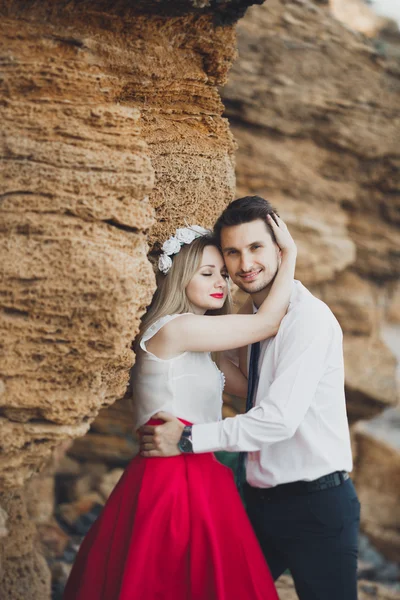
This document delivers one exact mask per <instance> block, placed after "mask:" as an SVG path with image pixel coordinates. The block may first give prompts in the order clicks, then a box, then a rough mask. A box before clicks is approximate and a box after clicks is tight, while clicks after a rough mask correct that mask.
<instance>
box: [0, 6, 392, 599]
mask: <svg viewBox="0 0 400 600" xmlns="http://www.w3.org/2000/svg"><path fill="white" fill-rule="evenodd" d="M249 3H251V2H240V1H238V0H237V1H235V2H233V1H232V2H225V3H215V4H214V3H211V2H210V3H209V2H207V1H201V2H199V1H195V0H193V1H190V0H187V1H183V0H182V1H180V2H168V3H167V2H154V3H153V2H147V3H141V2H132V1H131V2H128V0H126V1H123V0H120V1H118V2H115V1H111V0H109V1H107V0H103V1H101V2H96V1H94V0H93V1H89V0H85V1H84V2H62V1H57V2H48V3H47V2H35V1H30V2H23V1H13V2H9V1H3V2H0V16H1V19H0V27H1V29H2V34H1V37H0V44H1V54H0V56H1V66H2V79H1V103H0V119H1V123H2V133H3V135H2V137H1V139H0V144H1V148H2V152H1V156H2V159H1V168H2V177H1V191H0V200H1V201H0V246H1V256H2V259H3V257H4V259H3V260H2V263H1V270H0V273H1V277H0V308H1V317H0V353H1V360H0V446H1V450H2V452H1V457H0V589H1V590H2V593H4V597H5V598H9V599H10V600H20V599H21V600H22V599H23V600H26V599H27V598H29V599H32V600H39V599H40V600H47V599H49V598H50V595H51V590H50V588H51V581H52V588H53V592H52V594H53V598H57V597H59V595H60V593H61V589H62V586H63V582H64V581H65V578H66V576H67V574H68V570H69V568H70V565H71V562H72V561H73V558H74V556H75V552H76V549H77V547H78V545H79V542H80V539H81V537H82V535H83V534H84V532H85V531H86V530H87V528H88V527H89V526H90V524H91V522H93V519H95V518H96V516H97V514H98V513H99V511H100V510H101V506H102V504H103V503H104V501H105V499H106V498H107V497H108V495H109V493H110V491H111V489H112V487H113V486H114V485H115V483H116V481H117V480H118V478H119V476H120V474H121V472H122V471H121V469H122V468H123V467H124V465H126V463H127V462H128V461H129V459H130V458H131V456H132V455H133V454H134V453H135V451H136V444H135V440H134V438H133V437H132V430H131V421H130V406H129V401H128V400H127V399H125V400H121V399H120V398H122V396H123V395H124V393H125V390H126V386H127V382H128V376H129V368H130V366H131V365H132V364H133V362H134V355H133V352H132V350H131V343H132V340H133V338H134V337H135V335H136V332H137V329H138V324H139V319H140V317H141V315H142V314H143V312H144V310H145V307H146V305H147V304H148V302H149V300H150V298H151V294H152V292H153V290H154V276H153V272H152V269H151V266H150V263H149V261H148V260H147V257H146V254H147V251H148V249H149V248H151V247H152V246H153V244H154V243H155V244H156V247H157V240H162V239H164V238H165V237H167V236H169V235H170V234H171V233H172V231H173V230H174V228H175V227H176V226H180V225H182V224H184V221H185V219H186V220H187V221H188V222H198V223H201V224H203V225H211V224H212V222H213V220H214V219H215V216H216V215H217V214H218V213H219V212H220V211H221V210H222V208H223V207H224V206H225V205H226V204H227V202H228V201H230V200H231V199H232V198H233V197H234V196H235V195H237V196H239V195H244V194H248V193H251V194H260V195H264V196H266V197H268V198H269V199H271V200H272V201H273V202H274V203H275V204H276V205H277V206H278V207H279V210H280V213H281V215H282V216H283V217H284V218H285V219H286V221H287V222H288V224H289V226H290V227H291V230H292V231H293V233H294V236H295V238H296V240H297V242H298V246H299V261H298V273H297V276H298V278H299V279H301V280H302V281H303V282H304V283H305V284H306V285H307V286H309V287H310V288H311V289H312V290H313V291H314V293H316V294H317V295H319V296H320V297H321V298H323V299H324V300H325V301H326V302H327V303H328V304H329V305H330V306H331V308H332V310H333V311H334V312H335V314H336V316H337V317H338V319H339V321H340V323H341V325H342V328H343V330H344V334H345V355H346V356H345V358H346V388H347V390H346V391H347V400H348V412H349V418H350V420H351V423H352V432H353V442H354V453H355V471H354V477H355V481H356V485H357V489H358V492H359V494H360V498H361V501H362V506H363V514H362V527H363V531H364V532H365V534H367V536H368V539H369V541H368V540H367V538H363V540H364V542H363V543H364V546H365V547H364V551H363V557H364V561H363V563H360V576H362V577H363V578H369V579H381V580H385V581H386V582H388V581H390V582H391V584H392V588H393V589H392V591H390V590H387V589H386V588H382V587H379V585H378V584H375V583H360V589H361V592H360V595H361V597H362V598H369V597H371V598H382V599H383V598H385V599H386V598H387V599H389V598H393V597H398V596H394V595H393V594H396V590H395V586H396V581H397V580H398V578H399V571H398V569H397V567H396V564H395V563H396V562H399V561H400V536H399V530H398V523H399V517H400V515H399V497H398V490H399V489H400V454H399V452H400V441H399V438H400V435H399V429H400V427H399V416H398V411H397V409H396V408H390V407H394V406H395V404H396V403H397V391H396V357H395V354H396V353H400V349H399V346H398V345H396V344H398V339H399V336H398V333H399V331H400V312H399V300H400V285H399V273H400V267H399V265H400V261H399V254H400V236H399V222H400V213H399V206H400V205H399V199H400V151H399V143H398V140H399V138H400V102H399V98H400V61H399V58H398V53H397V48H398V47H400V44H399V45H397V44H398V41H397V37H396V35H397V34H396V29H395V28H394V27H393V24H392V23H388V22H387V21H379V22H378V21H371V22H373V23H375V24H374V25H371V26H370V28H369V30H368V31H366V30H362V28H361V26H359V23H358V21H357V20H355V19H354V17H351V20H350V21H351V22H348V21H346V19H347V17H346V15H344V16H343V13H341V14H339V13H338V12H337V11H338V2H335V3H333V2H332V5H331V6H329V5H328V3H327V2H323V1H319V2H317V1H316V2H312V1H311V0H287V1H284V0H268V2H266V3H265V4H263V5H262V6H253V7H252V8H250V9H249V10H248V12H247V14H246V16H245V17H244V18H242V19H241V20H240V21H239V23H238V26H237V41H236V39H235V28H234V22H235V20H237V18H239V17H241V16H243V13H244V10H245V8H246V5H247V4H249ZM348 5H349V3H347V6H348ZM332 11H336V12H335V15H336V18H334V17H333V16H332ZM339 18H340V19H342V22H340V21H339V20H338V19H339ZM343 21H344V22H343ZM357 29H359V30H360V31H361V30H362V33H360V32H357V31H356V30H357ZM388 32H389V33H388ZM365 34H368V35H369V36H371V38H372V39H367V37H365ZM237 47H238V49H239V58H238V60H237V61H236V62H234V59H235V57H236V50H237ZM233 62H234V64H233V68H232V70H231V71H230V74H229V79H228V83H227V84H226V85H224V87H222V89H221V90H220V91H221V94H222V98H223V104H222V102H221V99H220V95H219V91H218V86H222V85H223V84H225V83H226V80H227V75H228V71H229V68H230V66H231V64H232V63H233ZM224 105H225V117H227V118H228V119H229V124H230V127H229V126H228V122H227V120H226V118H223V117H222V113H223V111H224ZM232 134H233V135H232ZM233 136H234V138H235V140H236V144H237V150H236V184H237V187H236V190H235V173H234V152H235V142H234V138H233ZM116 400H117V402H115V401H116ZM110 405H112V406H110ZM107 406H109V408H107ZM240 409H241V406H240V403H238V402H237V401H236V400H235V399H232V398H226V405H225V414H226V415H228V414H235V413H236V412H238V411H239V410H240ZM388 409H389V410H388ZM99 411H100V413H99ZM98 413H99V414H98ZM97 414H98V416H97V418H96V419H95V420H94V421H93V419H94V418H95V417H96V415H97ZM366 420H368V422H367V421H366ZM90 424H91V426H90ZM89 426H90V430H89V433H88V434H87V435H84V433H85V432H86V431H87V430H88V429H89ZM82 436H83V437H82ZM72 438H78V439H76V441H75V442H73V443H72V445H71V441H70V440H71V439H72ZM49 457H51V459H50V462H49ZM38 470H41V472H40V474H39V475H36V476H34V473H36V472H37V471H38ZM370 542H372V543H373V545H374V546H375V548H376V550H378V551H379V554H377V553H376V550H373V549H371V547H370ZM374 552H375V554H374ZM44 557H45V558H44ZM50 571H51V573H50ZM378 571H379V573H378ZM383 572H384V573H385V574H384V575H382V573H383ZM280 595H281V597H282V598H286V599H287V600H289V598H293V597H294V596H293V588H292V584H291V583H290V580H288V579H286V580H283V581H282V582H281V584H280Z"/></svg>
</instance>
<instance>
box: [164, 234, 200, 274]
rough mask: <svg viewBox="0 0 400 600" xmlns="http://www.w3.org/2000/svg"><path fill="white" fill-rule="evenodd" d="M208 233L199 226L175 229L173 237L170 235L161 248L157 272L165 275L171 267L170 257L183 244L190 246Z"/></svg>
mask: <svg viewBox="0 0 400 600" xmlns="http://www.w3.org/2000/svg"><path fill="white" fill-rule="evenodd" d="M210 233H211V232H210V230H209V229H204V227H200V225H191V226H190V227H181V228H180V229H177V230H176V232H175V235H171V237H170V238H168V239H167V241H166V242H164V243H163V245H162V247H161V250H162V254H161V255H160V257H159V259H158V269H159V271H161V273H164V275H166V274H167V273H168V271H169V270H170V268H171V267H172V259H171V256H173V255H174V254H178V252H179V251H180V249H181V248H182V246H183V244H191V243H192V242H193V240H195V239H197V238H199V237H203V236H204V235H208V234H210Z"/></svg>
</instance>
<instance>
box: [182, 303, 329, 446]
mask: <svg viewBox="0 0 400 600" xmlns="http://www.w3.org/2000/svg"><path fill="white" fill-rule="evenodd" d="M324 309H326V310H324ZM288 317H289V315H287V316H286V317H285V319H288ZM335 323H336V322H335V320H334V318H333V315H332V313H331V312H330V311H329V309H328V307H326V306H324V305H322V306H321V308H320V307H318V310H310V308H309V307H308V308H307V309H305V310H303V311H299V312H298V314H297V315H296V318H295V319H293V320H292V321H291V322H288V321H287V322H286V324H285V325H284V321H282V325H281V328H280V330H279V332H278V334H277V336H276V343H275V348H274V356H273V360H274V364H275V372H274V380H273V381H272V383H271V385H270V386H269V389H268V392H267V394H266V395H265V396H264V397H262V398H261V399H259V400H260V401H259V404H258V406H255V407H254V408H252V409H251V410H250V411H248V412H247V413H246V414H244V415H238V416H236V417H233V418H227V419H225V420H223V421H220V422H218V423H206V424H200V425H194V426H193V429H192V441H193V450H194V452H196V453H200V452H215V451H218V450H226V451H230V452H235V451H239V452H255V451H258V450H260V449H261V447H262V446H264V445H265V444H274V443H276V442H280V441H282V440H285V439H288V438H290V437H292V436H293V435H294V433H295V432H296V430H297V428H298V427H299V425H300V423H301V422H302V420H303V418H304V416H305V414H306V412H307V410H308V408H309V407H310V404H311V402H312V400H313V398H314V395H315V392H316V389H317V387H318V384H319V382H320V380H321V378H322V376H323V374H324V372H325V370H326V369H327V367H328V365H327V357H328V354H329V351H330V348H331V345H332V343H333V338H334V324H335ZM337 327H339V326H338V325H337ZM339 329H340V328H339ZM262 376H263V371H262V365H261V371H260V378H262Z"/></svg>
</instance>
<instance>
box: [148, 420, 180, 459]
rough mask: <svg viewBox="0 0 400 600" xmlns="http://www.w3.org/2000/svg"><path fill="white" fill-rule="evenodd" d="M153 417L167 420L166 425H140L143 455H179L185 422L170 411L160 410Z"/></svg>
mask: <svg viewBox="0 0 400 600" xmlns="http://www.w3.org/2000/svg"><path fill="white" fill-rule="evenodd" d="M152 418H153V419H161V420H162V421H165V423H164V425H154V426H152V425H143V427H140V429H139V430H138V431H139V434H140V454H141V456H146V457H152V456H178V454H180V453H181V452H180V450H179V448H178V442H179V440H180V437H181V434H182V431H183V428H184V427H185V426H184V424H183V423H182V422H181V421H180V420H179V419H177V418H176V417H173V416H172V415H170V414H169V413H165V412H159V413H157V414H156V415H153V417H152Z"/></svg>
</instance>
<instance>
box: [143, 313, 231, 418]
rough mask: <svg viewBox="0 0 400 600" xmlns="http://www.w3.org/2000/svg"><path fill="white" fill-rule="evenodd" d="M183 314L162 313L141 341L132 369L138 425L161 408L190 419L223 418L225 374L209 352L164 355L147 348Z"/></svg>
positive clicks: (176, 415)
mask: <svg viewBox="0 0 400 600" xmlns="http://www.w3.org/2000/svg"><path fill="white" fill-rule="evenodd" d="M185 314H188V313H185ZM181 316H182V315H180V314H179V315H167V316H165V317H162V318H161V319H159V320H158V321H156V322H155V323H153V325H152V326H151V327H149V329H148V330H147V331H146V332H145V333H144V335H143V337H142V339H141V341H140V349H139V350H138V353H137V356H136V363H135V366H134V367H133V371H132V386H133V407H134V412H135V422H136V427H137V428H138V427H141V426H142V425H143V424H144V423H146V422H147V421H148V420H149V419H150V418H151V417H152V416H153V415H154V414H155V413H156V412H158V411H161V410H162V411H166V412H169V413H171V414H172V415H174V416H175V417H180V418H181V419H184V420H186V421H190V423H212V422H213V421H218V420H220V419H221V418H222V416H221V408H222V391H223V388H224V375H223V373H221V371H220V370H219V369H218V367H217V365H216V364H215V362H214V361H213V360H212V358H211V354H210V353H209V352H184V353H183V354H179V355H178V356H175V357H174V358H169V359H162V358H158V357H157V356H155V355H154V354H152V353H151V352H149V351H148V350H147V348H146V342H148V340H149V339H150V338H152V337H153V336H154V335H155V334H156V333H157V332H158V331H159V330H160V329H161V328H162V327H163V326H164V325H165V324H166V323H168V322H169V321H171V320H172V319H176V318H177V317H181Z"/></svg>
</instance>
